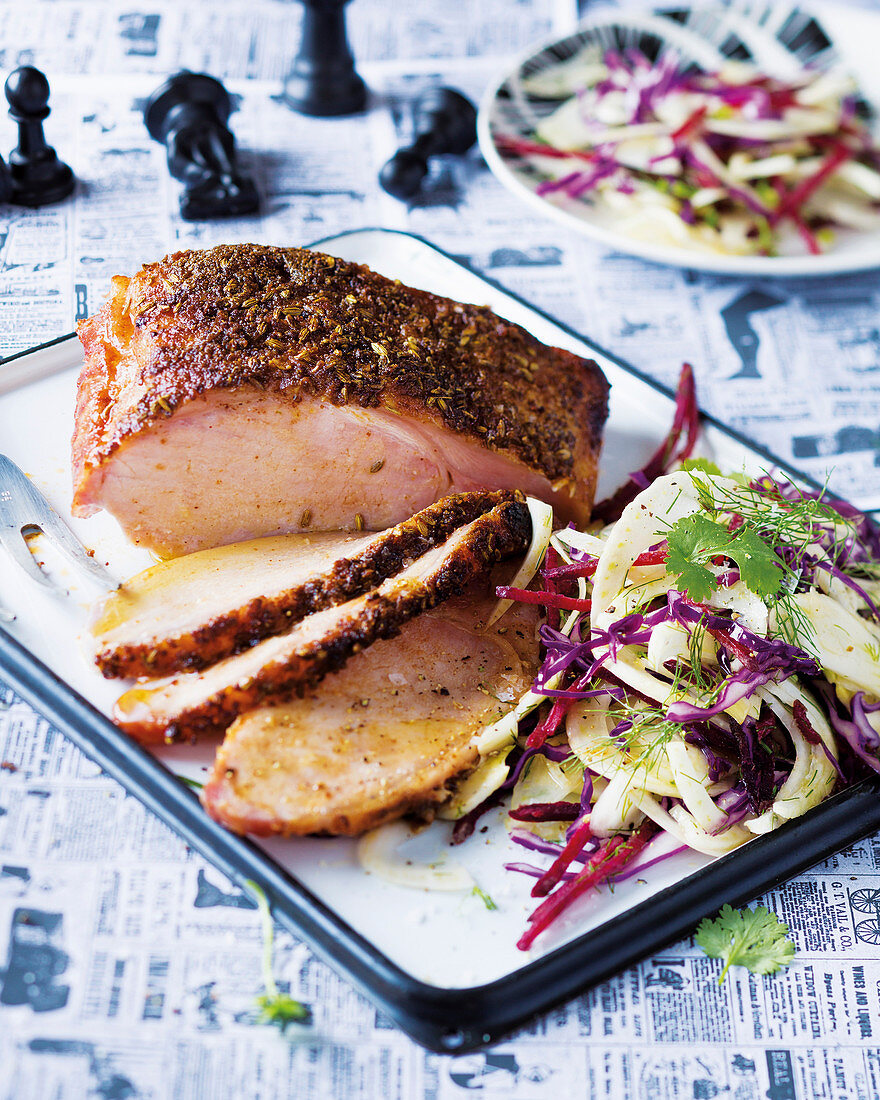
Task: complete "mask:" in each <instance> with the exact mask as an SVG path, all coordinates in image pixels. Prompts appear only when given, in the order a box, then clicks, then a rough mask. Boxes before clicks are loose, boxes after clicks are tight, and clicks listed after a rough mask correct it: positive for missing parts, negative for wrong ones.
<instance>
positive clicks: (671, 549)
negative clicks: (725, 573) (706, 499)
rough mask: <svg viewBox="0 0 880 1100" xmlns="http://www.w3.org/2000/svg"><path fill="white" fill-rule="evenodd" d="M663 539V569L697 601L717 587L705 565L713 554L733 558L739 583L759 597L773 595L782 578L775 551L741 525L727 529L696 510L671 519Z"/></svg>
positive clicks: (707, 596)
mask: <svg viewBox="0 0 880 1100" xmlns="http://www.w3.org/2000/svg"><path fill="white" fill-rule="evenodd" d="M666 543H667V546H668V551H667V554H666V572H667V573H671V574H673V575H676V576H677V577H678V587H679V588H680V589H681V590H682V591H684V592H686V593H687V595H688V596H689V597H690V598H691V599H692V600H696V601H697V602H698V603H699V602H702V601H705V600H707V599H708V598H709V596H711V594H712V593H713V592H714V591H715V589H716V588H717V587H718V580H717V578H716V577H715V574H714V573H713V572H712V571H711V570H710V569H707V568H706V565H707V563H709V562H711V561H712V560H713V559H714V558H717V557H725V558H730V560H731V561H734V562H736V564H737V566H738V567H739V573H740V579H741V580H742V582H743V584H744V585H745V586H746V588H748V589H750V590H751V591H752V592H754V593H755V595H757V596H760V597H761V599H768V598H769V597H771V596H775V595H776V594H777V593H778V592H779V590H780V589H781V588H782V585H783V583H784V580H785V575H784V573H783V571H782V569H781V567H780V565H781V563H780V560H779V557H778V555H777V554H776V551H775V550H774V549H773V547H772V546H769V545H768V544H767V543H766V542H765V541H764V540H763V539H762V538H761V536H760V535H759V534H758V533H757V532H756V531H754V530H753V529H752V528H751V527H747V526H745V525H743V526H742V527H738V528H737V529H736V530H735V531H730V530H728V528H727V527H725V526H724V524H722V523H716V522H715V520H713V519H710V518H709V517H708V516H706V515H703V514H702V513H701V512H697V513H696V514H695V515H692V516H685V517H684V518H683V519H680V520H678V521H677V522H676V523H674V524H673V525H672V527H671V528H670V529H669V532H668V533H667V536H666Z"/></svg>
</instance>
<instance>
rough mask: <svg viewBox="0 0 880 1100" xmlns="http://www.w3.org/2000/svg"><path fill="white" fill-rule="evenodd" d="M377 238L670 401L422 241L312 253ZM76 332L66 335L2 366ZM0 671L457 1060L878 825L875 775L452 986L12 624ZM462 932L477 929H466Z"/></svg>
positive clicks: (293, 927)
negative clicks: (411, 964) (375, 930)
mask: <svg viewBox="0 0 880 1100" xmlns="http://www.w3.org/2000/svg"><path fill="white" fill-rule="evenodd" d="M377 231H378V232H382V233H394V234H395V235H398V236H403V237H407V238H409V239H412V240H415V241H417V242H419V243H420V244H421V245H424V246H426V247H428V248H430V249H431V250H432V251H434V252H436V253H438V255H440V256H442V257H444V258H445V259H447V260H449V261H451V262H452V263H455V264H457V265H458V266H460V267H462V268H464V269H465V270H467V271H469V272H470V273H471V274H474V275H476V276H477V277H478V278H480V279H482V280H483V281H484V282H486V283H488V284H489V285H491V286H493V287H495V288H496V289H498V290H500V291H502V292H503V293H504V294H506V295H508V296H509V297H510V298H512V299H513V300H515V301H516V302H518V303H519V304H520V305H523V306H525V307H526V308H528V309H530V310H532V311H533V312H534V313H536V314H538V315H540V316H541V317H542V318H544V319H545V320H547V321H550V322H551V323H553V324H554V325H556V326H557V327H558V328H560V329H561V330H562V331H564V332H566V333H567V334H568V335H570V336H572V337H574V338H575V339H577V340H579V341H580V342H581V343H583V344H584V345H586V346H587V347H590V348H592V349H594V350H595V351H597V352H599V353H600V354H601V355H603V356H605V357H606V358H608V359H609V360H610V361H611V362H613V363H614V364H615V365H616V366H618V367H620V368H621V369H622V370H624V371H626V372H627V373H629V374H632V375H634V376H635V377H637V378H639V379H640V380H641V381H643V382H645V383H646V384H647V385H649V386H650V387H651V388H652V389H654V390H656V391H657V392H658V393H662V394H663V395H665V396H666V397H668V398H670V399H672V397H673V395H672V393H671V392H670V391H669V390H668V389H667V388H666V387H664V386H662V385H659V384H658V383H656V382H655V381H653V380H652V379H651V378H648V377H646V376H645V375H644V374H642V373H641V372H640V371H638V370H636V369H635V368H634V367H632V366H630V364H628V363H626V362H625V361H624V360H622V359H620V358H618V357H617V356H615V355H612V354H610V353H609V352H607V351H605V349H604V348H601V347H600V346H599V345H597V344H596V343H595V342H594V341H592V340H589V339H587V338H585V337H584V336H582V335H580V333H578V332H576V331H575V330H574V329H573V328H571V327H569V326H567V325H565V324H563V323H562V322H560V321H557V320H556V319H555V318H554V317H552V316H551V315H550V314H548V313H546V312H544V311H543V310H541V309H538V308H537V307H535V306H533V305H532V304H531V303H529V302H528V301H526V300H525V299H524V298H521V297H520V296H518V295H517V294H514V293H512V292H511V291H509V290H508V289H507V288H506V287H504V286H503V285H502V284H500V283H498V282H495V281H494V280H492V279H490V278H486V276H484V275H483V274H482V273H481V272H479V271H476V270H474V269H473V268H472V267H470V266H469V265H468V264H466V263H462V261H461V260H459V259H457V258H455V257H453V256H451V255H450V254H449V253H448V252H445V251H444V250H443V249H441V248H438V247H437V246H436V245H433V244H431V242H430V241H427V240H425V239H424V238H423V237H419V236H417V235H416V234H413V233H407V232H405V231H401V230H387V229H381V230H377V229H375V228H373V227H367V228H364V229H358V230H351V231H349V232H347V233H341V234H338V235H336V236H333V237H329V238H322V239H321V240H319V241H316V242H314V243H313V244H312V245H310V246H309V247H312V248H315V247H319V246H321V245H324V244H330V243H332V242H334V241H339V240H341V239H344V238H346V237H351V236H357V235H360V234H363V233H369V232H377ZM70 338H71V337H70V336H62V337H59V338H58V339H56V340H52V341H50V342H49V343H47V344H42V345H40V346H39V347H36V348H32V349H30V350H28V351H25V352H18V353H16V354H15V355H12V356H9V357H8V358H7V359H5V360H3V362H4V363H8V362H11V361H13V360H15V359H20V358H22V357H23V356H26V355H32V354H33V353H34V352H37V351H41V350H43V349H45V348H48V347H51V346H53V345H55V344H58V343H60V342H62V341H63V340H67V339H70ZM703 420H704V422H705V423H707V424H711V425H712V426H713V427H714V428H716V429H717V430H719V431H721V432H722V433H723V434H725V435H726V436H728V437H729V438H732V439H735V440H736V441H737V442H739V443H742V444H743V445H745V446H746V447H748V448H749V449H750V450H751V451H752V452H753V453H754V454H756V455H757V456H758V457H760V458H764V459H766V461H767V462H768V464H769V465H770V466H773V467H777V468H781V469H783V470H785V471H786V472H787V473H790V474H793V475H795V476H797V477H798V479H799V480H801V481H802V482H809V483H811V484H814V485H815V484H816V483H815V482H814V481H813V480H812V479H810V478H808V477H805V475H803V474H802V473H800V472H799V471H797V470H795V469H793V468H792V467H791V466H790V465H788V464H787V463H785V462H783V461H781V460H780V459H779V458H778V457H776V456H775V455H773V454H771V453H770V452H769V451H767V450H765V449H764V448H762V447H759V446H756V445H755V444H754V443H753V442H752V441H750V440H748V439H747V438H746V437H744V436H743V435H741V434H739V433H738V432H735V431H732V430H731V429H730V428H727V427H726V426H725V425H723V424H721V423H720V422H719V421H718V420H716V419H714V418H712V417H708V416H706V417H704V418H703ZM0 670H2V673H3V678H4V680H5V681H6V683H7V684H8V686H9V687H11V688H12V689H13V691H15V692H16V693H17V694H18V695H20V696H21V697H22V698H23V699H25V700H26V701H28V702H29V703H31V704H32V705H33V706H34V707H35V708H36V709H37V710H39V711H40V713H41V714H42V715H43V716H44V717H45V718H47V719H48V720H49V721H50V722H51V723H52V724H53V725H54V726H56V727H57V728H58V729H59V730H60V731H61V732H62V733H63V734H64V735H65V736H67V737H68V738H69V739H70V740H71V741H73V742H74V744H75V745H76V746H77V747H78V748H79V749H80V750H81V751H82V752H83V753H84V754H85V755H86V756H88V757H90V758H91V759H93V760H94V761H95V762H96V763H97V764H99V765H100V766H101V767H102V768H103V770H104V771H105V772H106V773H107V774H108V775H109V776H111V777H112V778H113V779H115V780H117V781H118V782H119V783H121V784H122V785H123V786H124V787H126V788H127V789H128V790H129V791H131V792H132V793H133V794H134V795H136V796H137V797H138V798H139V799H140V800H141V801H142V802H143V803H144V805H145V806H146V807H147V808H148V809H149V810H150V811H151V812H153V813H154V814H156V816H157V817H159V818H160V819H161V820H162V821H163V822H165V824H166V825H168V826H169V827H170V828H171V829H173V830H174V831H175V832H177V833H178V834H179V835H180V836H181V837H182V838H183V839H184V840H185V841H186V842H187V843H189V844H190V845H191V846H192V847H193V848H194V849H196V850H197V851H198V852H199V853H200V854H201V855H203V856H204V857H205V859H207V860H208V861H209V862H210V863H212V864H213V865H214V866H216V867H217V868H218V869H219V870H220V871H222V872H223V873H224V874H226V875H227V876H228V877H229V878H230V879H232V880H233V881H235V882H236V883H237V884H238V885H239V886H241V887H243V888H244V889H247V886H248V882H249V881H252V882H255V883H256V884H257V885H258V886H259V887H261V888H262V889H263V890H264V891H265V893H266V897H267V899H268V901H269V904H270V906H271V908H272V912H273V915H274V916H275V918H276V919H277V920H278V921H279V922H280V923H281V924H283V925H284V926H285V927H287V928H288V929H289V930H290V931H291V932H293V933H294V934H295V935H297V936H300V937H302V938H304V939H305V940H306V941H307V942H309V943H310V944H311V946H312V947H313V948H314V949H315V950H316V952H317V953H318V954H319V955H320V956H321V957H322V958H323V959H324V960H325V961H326V962H327V963H329V964H330V965H331V966H332V967H333V968H334V969H336V970H338V971H340V972H342V973H343V974H344V975H345V976H346V977H348V978H350V979H351V980H352V981H353V982H354V983H355V984H356V985H357V986H358V987H359V988H360V989H361V990H363V992H364V993H366V995H367V996H368V997H369V998H370V999H371V1000H372V1001H373V1002H374V1003H375V1004H376V1005H377V1006H379V1007H380V1008H381V1009H382V1010H383V1011H384V1012H385V1013H386V1014H387V1015H388V1016H389V1017H390V1018H391V1019H392V1020H393V1021H394V1022H395V1023H396V1024H397V1025H398V1026H399V1027H400V1028H401V1029H402V1030H403V1031H405V1032H406V1033H407V1034H408V1035H409V1036H410V1037H411V1038H413V1039H414V1040H415V1041H416V1042H418V1043H420V1044H421V1045H422V1046H424V1047H426V1048H428V1049H429V1050H433V1051H438V1052H441V1053H445V1054H461V1053H466V1052H467V1051H471V1050H475V1049H477V1048H479V1047H482V1046H485V1045H487V1044H490V1043H493V1042H497V1041H498V1040H499V1039H501V1038H503V1037H504V1036H506V1035H508V1034H509V1033H510V1032H512V1031H514V1030H515V1029H516V1028H518V1027H520V1026H522V1025H523V1024H525V1023H527V1022H528V1021H529V1020H531V1019H532V1018H533V1017H535V1016H536V1015H538V1014H540V1013H543V1012H546V1011H547V1010H549V1009H551V1008H553V1007H555V1006H556V1005H559V1004H561V1003H563V1002H565V1001H568V1000H570V999H571V998H572V997H574V996H576V995H578V994H579V993H582V992H584V991H585V990H587V989H589V988H590V987H592V986H594V985H596V984H598V983H599V982H601V981H604V980H605V979H607V978H610V977H612V976H613V975H614V974H616V973H618V972H619V971H621V970H623V969H625V968H626V967H627V966H631V965H632V964H634V963H636V962H638V961H639V960H640V959H642V958H644V957H645V956H647V955H651V954H654V953H657V952H659V951H662V950H663V949H664V948H666V947H668V946H669V945H670V944H672V943H675V942H676V941H677V940H680V939H682V938H683V937H684V936H686V935H688V934H689V933H690V932H691V931H692V930H693V928H694V927H695V925H696V924H697V923H698V921H699V920H700V919H701V918H702V917H704V916H705V915H707V914H709V913H712V912H714V911H715V910H717V909H718V908H720V907H721V906H722V905H723V904H725V903H729V904H732V905H742V904H744V903H745V902H748V901H750V900H752V899H753V898H755V897H757V896H759V895H760V894H762V893H764V892H765V891H767V890H769V889H771V888H772V887H773V886H776V885H777V884H779V883H781V882H783V881H785V880H786V879H789V878H792V877H793V876H795V875H797V874H799V873H801V872H802V871H805V870H807V869H808V868H809V867H811V866H813V865H815V864H816V863H818V862H820V861H821V860H823V859H825V858H827V857H828V856H830V855H832V854H833V853H834V852H837V851H839V850H840V849H841V848H844V847H846V846H847V845H848V844H852V843H854V842H855V841H857V840H860V839H862V838H863V837H865V836H867V835H869V834H870V833H872V832H874V831H876V830H877V829H880V776H872V777H871V778H869V779H866V780H863V781H862V782H860V783H858V784H857V785H855V786H853V787H850V788H848V789H846V790H844V791H842V792H840V793H839V794H837V795H834V796H833V797H832V798H830V799H828V800H827V801H825V802H823V803H821V804H820V805H819V806H817V807H815V808H814V809H812V810H810V811H809V812H808V813H807V814H806V815H804V816H803V817H801V818H797V819H796V820H794V821H791V822H788V823H786V824H785V825H783V826H781V827H780V828H779V829H776V830H774V831H773V832H771V833H768V834H766V835H764V836H758V837H756V838H755V839H754V840H751V841H749V843H748V844H746V845H745V846H743V847H742V848H738V849H735V850H734V851H733V852H730V853H728V854H727V855H725V856H724V857H723V858H722V859H719V860H718V861H716V862H715V863H712V864H710V865H709V866H708V867H705V868H703V869H702V870H699V871H696V872H694V873H692V874H690V875H688V876H687V877H686V878H684V879H682V880H681V881H680V882H679V883H676V884H674V885H672V886H669V887H667V888H666V889H664V890H662V891H660V892H659V893H657V894H654V895H653V896H652V897H650V898H647V899H646V900H645V901H643V902H640V903H638V904H637V905H634V906H633V907H632V908H630V909H628V910H627V911H626V912H624V913H623V914H621V915H619V916H617V917H614V918H612V919H610V920H608V921H606V922H605V923H604V924H602V925H600V926H599V927H597V928H594V929H592V930H591V931H589V932H586V933H584V934H583V935H581V936H579V937H578V938H576V939H574V940H572V941H570V942H568V943H566V944H564V945H562V946H561V947H558V948H556V949H555V950H553V951H551V952H549V953H548V954H547V955H544V956H542V957H541V958H540V959H537V960H535V961H534V962H529V963H526V964H525V965H523V966H522V967H521V968H519V969H518V970H515V971H513V972H512V973H510V974H508V975H505V976H504V977H502V978H498V979H496V980H494V981H491V982H488V983H486V984H484V985H479V986H474V987H471V988H466V989H448V988H443V987H437V986H433V985H429V984H428V983H426V982H422V981H420V980H418V979H417V978H414V977H413V976H412V975H410V974H408V973H407V972H406V971H404V970H403V969H401V968H400V967H399V966H397V965H396V964H395V963H393V962H392V961H391V960H390V959H389V958H388V957H387V956H386V955H384V954H383V953H382V952H381V951H379V950H378V948H376V947H374V946H373V945H372V944H371V943H370V942H369V941H368V940H366V939H365V938H364V937H363V936H362V935H361V934H360V933H359V932H357V931H356V930H355V929H354V928H352V927H351V926H350V925H349V924H347V923H346V922H345V921H344V920H342V918H341V917H339V916H338V915H337V914H336V913H335V912H334V911H333V910H332V909H331V908H330V907H329V906H327V905H325V904H324V903H323V902H322V901H321V900H320V899H319V898H318V897H316V896H315V894H313V893H312V892H311V891H310V890H308V889H307V888H306V887H305V886H304V885H303V884H302V883H300V882H299V881H298V880H297V879H296V878H294V877H293V876H292V875H290V874H288V873H287V872H286V871H285V870H284V869H283V868H282V867H280V866H279V865H278V864H277V863H276V862H275V861H274V860H273V859H272V858H271V857H270V856H269V855H268V854H267V853H265V852H264V851H262V849H260V848H259V847H258V846H257V845H256V844H254V843H253V842H252V841H250V840H248V839H246V838H243V837H240V836H236V835H235V834H233V833H230V832H228V831H227V830H226V829H224V828H223V827H222V826H220V825H218V824H217V823H216V822H215V821H213V820H212V819H211V818H209V817H208V816H207V814H206V813H205V812H204V810H203V809H202V807H201V804H200V803H199V800H198V798H197V797H196V795H195V794H194V793H193V791H192V790H190V789H189V788H188V787H187V786H186V785H185V784H184V783H183V782H181V780H179V779H178V778H177V777H176V776H175V775H174V774H173V773H172V772H170V771H169V770H168V769H167V768H166V767H165V766H164V765H163V764H162V763H161V762H160V761H158V760H157V759H156V758H155V757H153V756H152V755H151V754H150V753H149V752H148V751H147V750H145V749H143V748H142V747H141V746H140V745H138V744H137V743H136V742H134V741H132V740H131V739H130V738H129V737H128V736H126V735H125V734H123V733H122V732H121V731H120V730H118V729H117V728H116V726H114V725H113V723H112V722H111V721H110V720H109V719H108V718H107V717H105V716H104V715H103V714H102V713H101V712H100V711H98V710H97V708H95V707H94V706H93V705H92V704H91V703H90V702H88V700H86V699H85V698H84V697H83V696H81V695H80V694H79V693H78V692H77V691H75V690H74V689H73V688H72V687H71V686H70V685H69V684H67V683H66V682H65V681H64V680H62V679H61V678H60V677H59V676H57V675H56V674H55V673H54V672H52V671H51V669H49V668H48V667H47V666H46V665H45V664H43V663H42V662H41V661H40V660H38V659H37V658H36V657H35V656H34V655H33V654H31V653H30V652H29V651H28V650H27V649H26V648H25V647H24V646H23V645H22V644H21V643H20V642H19V641H17V639H15V638H14V637H12V635H10V634H9V633H8V632H7V631H6V630H4V629H3V628H2V627H0ZM463 934H464V935H466V934H467V932H466V929H464V928H463Z"/></svg>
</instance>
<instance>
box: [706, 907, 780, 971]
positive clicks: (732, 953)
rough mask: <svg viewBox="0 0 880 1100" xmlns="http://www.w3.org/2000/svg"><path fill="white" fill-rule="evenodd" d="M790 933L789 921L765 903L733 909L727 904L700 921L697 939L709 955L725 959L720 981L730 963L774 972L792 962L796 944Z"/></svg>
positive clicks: (748, 968) (754, 969)
mask: <svg viewBox="0 0 880 1100" xmlns="http://www.w3.org/2000/svg"><path fill="white" fill-rule="evenodd" d="M787 937H788V925H787V924H784V923H783V922H782V921H781V920H779V918H778V917H777V916H776V915H775V913H771V912H770V911H769V910H768V909H766V908H765V907H764V906H763V905H758V906H756V907H755V908H754V909H733V908H732V907H731V906H730V905H724V906H722V908H721V911H720V912H719V914H718V916H717V917H715V918H714V919H711V920H710V918H709V917H704V918H703V920H701V921H700V923H699V925H698V927H697V931H696V935H695V937H694V938H695V940H696V943H697V946H698V947H701V948H702V949H703V951H705V952H706V954H707V955H708V956H709V958H710V959H723V960H724V969H723V970H722V971H721V976H720V977H719V979H718V984H719V985H720V984H721V983H722V982H723V981H724V979H725V978H726V977H727V971H728V970H729V969H730V967H731V966H744V967H745V968H746V969H747V970H750V971H751V972H752V973H753V974H775V973H776V971H777V970H782V969H783V968H784V967H786V966H789V965H790V963H791V960H792V958H793V957H794V953H795V945H794V944H793V943H792V941H791V940H790V939H788V938H787Z"/></svg>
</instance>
